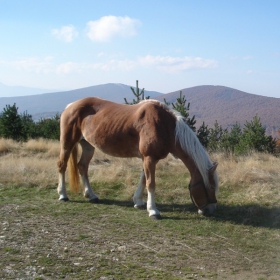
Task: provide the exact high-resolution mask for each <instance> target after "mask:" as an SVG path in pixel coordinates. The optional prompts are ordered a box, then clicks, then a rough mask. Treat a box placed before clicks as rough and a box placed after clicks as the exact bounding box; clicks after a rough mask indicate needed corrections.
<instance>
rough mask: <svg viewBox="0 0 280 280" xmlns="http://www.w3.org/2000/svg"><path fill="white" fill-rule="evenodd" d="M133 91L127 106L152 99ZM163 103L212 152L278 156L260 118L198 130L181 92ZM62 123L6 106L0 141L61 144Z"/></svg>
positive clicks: (1, 118) (0, 118)
mask: <svg viewBox="0 0 280 280" xmlns="http://www.w3.org/2000/svg"><path fill="white" fill-rule="evenodd" d="M131 90H132V93H133V95H134V96H135V98H136V99H133V102H132V103H129V102H128V101H127V99H126V98H124V101H125V103H126V104H136V103H138V102H140V101H141V100H143V99H149V98H150V97H149V96H147V97H145V94H144V89H142V90H140V89H139V87H138V81H136V89H134V88H133V87H131ZM164 102H165V103H166V105H167V106H169V107H171V108H172V109H174V110H176V111H178V112H180V113H181V114H182V116H183V117H184V119H185V122H186V123H187V124H188V125H189V127H190V128H191V129H192V130H193V131H194V132H195V133H196V135H197V137H198V139H199V141H200V142H201V144H202V145H203V146H204V147H205V148H206V149H207V150H208V151H209V152H224V153H226V154H234V155H245V154H248V153H251V152H253V151H257V152H266V153H275V148H276V140H275V139H273V138H272V137H271V136H268V135H266V133H265V128H264V127H263V125H262V124H261V121H260V118H259V117H258V116H257V115H256V116H255V117H254V118H253V119H252V120H251V121H246V123H245V124H244V125H243V126H242V127H241V125H240V124H239V123H236V124H235V125H233V127H232V128H231V129H229V128H225V129H224V128H222V126H221V125H219V124H218V122H217V121H216V122H215V124H214V127H209V126H208V125H207V124H205V123H204V122H203V123H202V125H201V126H200V127H198V128H197V127H196V119H195V116H192V117H190V115H189V110H190V103H189V102H187V100H186V98H185V96H184V95H182V92H180V95H179V96H178V98H177V100H176V102H174V103H168V102H167V101H166V100H165V99H164ZM59 123H60V115H59V114H56V115H55V116H54V117H53V118H48V119H43V118H42V119H40V120H39V121H37V122H35V121H34V120H33V118H32V116H31V115H30V114H28V113H27V112H24V113H21V114H20V113H19V112H18V108H17V106H16V104H13V105H6V107H5V108H4V109H3V111H2V112H1V113H0V137H1V138H9V139H13V140H16V141H27V140H28V139H36V138H46V139H53V140H59V135H60V129H59Z"/></svg>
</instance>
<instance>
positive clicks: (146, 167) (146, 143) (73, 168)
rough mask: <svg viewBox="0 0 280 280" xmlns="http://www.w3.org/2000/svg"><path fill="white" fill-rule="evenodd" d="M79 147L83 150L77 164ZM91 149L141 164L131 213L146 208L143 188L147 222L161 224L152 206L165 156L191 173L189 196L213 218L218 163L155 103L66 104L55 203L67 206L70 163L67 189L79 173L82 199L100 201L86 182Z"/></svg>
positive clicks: (175, 118) (87, 100) (76, 184)
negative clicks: (135, 159) (158, 166)
mask: <svg viewBox="0 0 280 280" xmlns="http://www.w3.org/2000/svg"><path fill="white" fill-rule="evenodd" d="M78 143H80V145H81V147H82V154H81V158H80V160H79V162H77V144H78ZM95 147H96V148H98V149H100V150H101V151H103V152H104V153H106V154H108V155H111V156H116V157H138V158H141V159H142V160H143V171H142V174H141V177H140V183H139V185H138V188H137V190H136V191H135V194H134V196H133V201H134V204H135V206H134V207H135V208H143V207H144V205H145V204H146V203H145V202H144V200H143V192H144V189H145V187H146V188H147V193H148V199H147V211H148V213H149V216H150V217H153V218H155V219H158V218H160V212H159V210H158V209H157V208H156V204H155V186H156V183H155V170H156V164H157V162H158V161H159V160H160V159H163V158H165V157H166V156H167V155H168V154H169V153H171V154H173V155H174V156H175V157H177V158H179V159H180V160H181V161H182V162H183V163H184V164H185V166H186V167H187V168H188V170H189V171H190V174H191V180H190V184H189V191H190V196H191V199H192V201H193V203H194V204H195V205H196V206H197V208H198V212H199V213H200V214H212V213H213V212H214V210H215V208H216V203H217V200H216V194H217V193H218V188H219V186H218V176H217V172H216V168H217V163H212V162H211V160H210V158H209V156H208V154H207V153H206V151H205V149H204V148H203V146H202V145H201V144H200V142H199V140H198V138H197V137H196V135H195V133H194V132H193V131H192V130H191V129H190V128H189V126H188V125H187V124H186V123H185V122H184V119H183V117H182V116H181V115H180V114H179V113H177V112H176V111H173V110H170V109H169V108H168V107H167V106H166V105H164V104H162V103H160V102H159V101H156V100H150V99H149V100H144V101H142V102H140V103H138V104H135V105H124V104H117V103H113V102H110V101H106V100H103V99H100V98H95V97H89V98H84V99H81V100H78V101H75V102H73V103H71V104H69V105H68V106H67V107H66V109H65V110H64V112H63V113H62V115H61V119H60V156H59V160H58V162H57V165H58V171H59V184H58V188H57V191H58V194H59V200H61V201H67V200H68V197H67V194H66V188H65V171H66V167H67V162H68V160H69V159H70V160H69V166H68V172H69V181H70V189H71V190H75V189H76V190H77V188H79V174H78V173H80V175H81V178H82V183H83V193H84V197H86V198H88V199H89V201H90V202H98V201H99V199H98V197H97V196H96V195H95V194H94V192H93V190H92V188H91V186H90V183H89V179H88V166H89V162H90V160H91V159H92V157H93V154H94V149H95ZM170 187H172V186H170Z"/></svg>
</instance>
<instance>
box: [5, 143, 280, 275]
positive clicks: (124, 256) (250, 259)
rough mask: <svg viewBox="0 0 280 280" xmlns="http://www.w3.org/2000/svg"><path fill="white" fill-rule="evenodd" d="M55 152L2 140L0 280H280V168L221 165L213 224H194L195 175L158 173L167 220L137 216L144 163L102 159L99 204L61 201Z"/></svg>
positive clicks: (163, 165)
mask: <svg viewBox="0 0 280 280" xmlns="http://www.w3.org/2000/svg"><path fill="white" fill-rule="evenodd" d="M58 151H59V145H58V142H51V141H44V140H37V141H34V140H32V141H29V142H27V143H22V144H19V143H15V142H13V141H11V140H3V139H0V154H1V156H0V259H1V261H0V279H171V280H172V279H259V280H261V279H271V280H272V279H280V170H279V165H280V159H279V158H276V157H273V156H270V155H260V154H252V155H251V156H248V157H243V158H235V157H230V158H228V157H227V158H226V157H224V156H223V155H221V154H214V155H211V158H212V159H213V160H217V161H218V162H219V166H218V172H219V177H220V192H219V196H218V201H219V204H218V209H217V213H216V215H215V216H213V217H202V216H200V215H198V214H197V211H196V209H195V207H194V206H193V205H192V203H191V201H190V198H189V194H188V189H187V185H188V181H189V173H188V172H187V170H186V169H185V167H184V166H183V165H182V163H181V162H180V161H178V160H176V159H174V158H172V157H171V156H170V157H168V158H167V159H166V160H164V161H161V162H160V163H159V164H158V169H157V191H156V201H157V206H158V209H159V210H160V211H161V214H162V217H163V219H162V220H161V221H155V220H152V219H150V218H149V217H148V214H147V212H146V211H145V210H136V209H134V208H133V203H132V195H133V192H134V191H135V189H136V186H137V183H138V180H139V176H140V172H141V161H139V160H138V159H118V158H112V157H109V156H106V155H104V154H102V153H100V152H99V153H97V155H96V157H95V158H94V159H93V160H92V163H91V165H90V181H91V183H92V186H93V188H94V190H95V192H96V194H98V196H99V198H100V199H101V201H100V203H99V204H90V203H87V202H86V200H85V199H84V198H83V197H82V195H81V194H78V195H73V194H69V197H70V202H67V203H62V202H59V201H58V195H57V193H56V186H57V170H56V160H57V156H58Z"/></svg>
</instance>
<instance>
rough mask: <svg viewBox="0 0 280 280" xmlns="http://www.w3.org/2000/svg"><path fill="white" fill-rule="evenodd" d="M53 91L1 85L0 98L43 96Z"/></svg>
mask: <svg viewBox="0 0 280 280" xmlns="http://www.w3.org/2000/svg"><path fill="white" fill-rule="evenodd" d="M54 91H55V90H51V89H41V88H31V87H22V86H7V85H4V84H2V83H0V97H6V96H25V95H35V94H42V93H46V92H54Z"/></svg>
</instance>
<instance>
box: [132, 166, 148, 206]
mask: <svg viewBox="0 0 280 280" xmlns="http://www.w3.org/2000/svg"><path fill="white" fill-rule="evenodd" d="M145 187H146V176H145V172H144V170H143V171H142V173H141V176H140V182H139V185H138V187H137V189H136V191H135V193H134V195H133V202H134V207H135V208H137V209H144V208H145V206H146V203H145V202H144V201H143V193H144V189H145Z"/></svg>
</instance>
